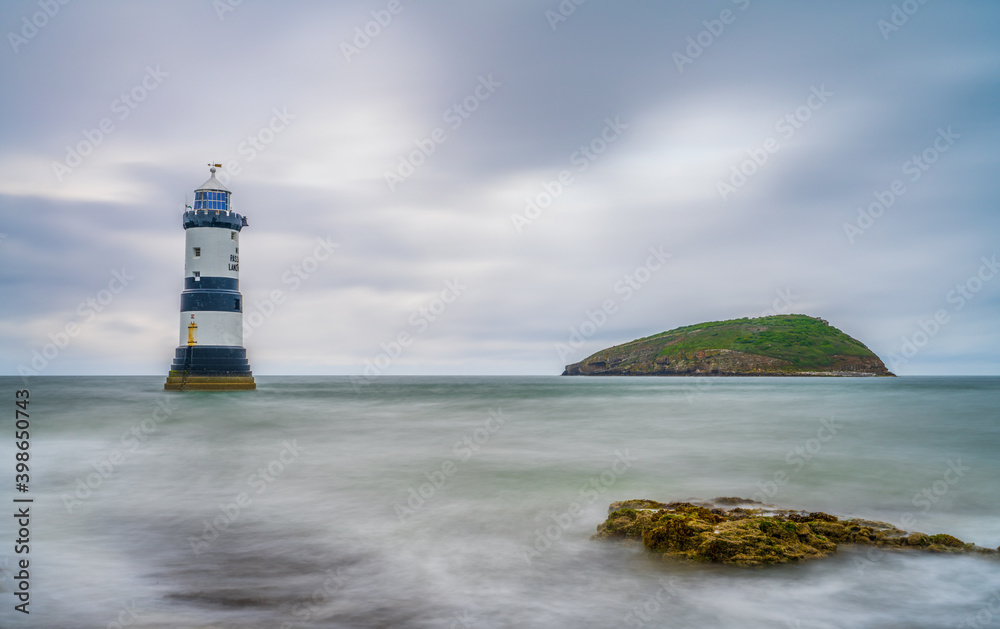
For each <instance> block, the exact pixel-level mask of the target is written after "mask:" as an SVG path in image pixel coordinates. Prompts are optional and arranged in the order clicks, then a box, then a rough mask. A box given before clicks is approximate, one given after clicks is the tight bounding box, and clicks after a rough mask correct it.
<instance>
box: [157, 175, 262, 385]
mask: <svg viewBox="0 0 1000 629" xmlns="http://www.w3.org/2000/svg"><path fill="white" fill-rule="evenodd" d="M218 166H220V164H216V165H215V166H212V167H211V169H210V170H211V173H212V176H211V177H210V178H209V180H208V181H206V182H205V183H203V184H202V185H201V186H199V187H198V188H197V189H196V190H195V192H194V195H195V198H194V208H193V209H190V210H187V211H185V212H184V235H185V253H184V291H183V292H182V293H181V321H180V345H179V346H178V347H177V350H176V352H175V353H174V362H173V364H171V366H170V375H169V376H168V377H167V383H166V384H165V385H164V387H163V388H164V389H166V390H168V391H233V390H247V389H256V388H257V385H256V383H255V382H254V379H253V372H251V371H250V363H249V362H247V351H246V349H244V348H243V296H242V295H241V294H240V231H241V230H242V229H243V228H244V227H246V226H247V219H246V218H244V217H243V216H241V215H239V214H237V213H236V212H234V211H233V210H232V209H231V208H232V206H231V204H230V198H229V197H230V195H231V194H232V193H231V192H230V191H229V190H227V189H226V187H225V186H223V185H222V183H221V182H220V181H219V180H218V179H216V178H215V168H216V167H218Z"/></svg>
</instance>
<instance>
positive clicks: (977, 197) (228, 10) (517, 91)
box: [0, 0, 1000, 375]
mask: <svg viewBox="0 0 1000 629" xmlns="http://www.w3.org/2000/svg"><path fill="white" fill-rule="evenodd" d="M576 1H577V2H579V3H580V4H574V3H572V2H570V1H569V0H565V1H564V2H562V4H561V5H560V3H559V2H558V1H556V0H550V1H538V2H535V1H530V2H529V1H504V2H468V1H464V2H457V1H455V2H451V1H442V2H437V1H430V0H426V1H419V2H413V1H411V0H401V1H400V2H396V1H395V0H393V1H390V0H373V1H365V2H337V3H319V2H283V3H278V2H265V1H264V0H243V1H242V2H237V0H216V1H215V2H212V1H211V0H200V1H193V0H191V1H176V2H169V3H167V2H160V3H155V4H154V3H145V2H143V3H137V2H101V3H86V2H69V3H68V4H66V5H61V4H60V3H59V2H58V1H57V0H49V1H48V4H46V0H43V1H42V2H29V1H23V0H18V1H10V2H4V3H3V5H2V7H0V29H2V32H3V33H4V39H5V48H4V50H3V52H2V53H0V54H2V56H0V63H2V71H3V84H4V97H3V99H2V100H0V131H2V132H0V137H2V138H3V140H2V144H0V234H2V236H0V260H2V262H0V264H2V268H0V281H2V286H3V293H4V297H5V298H4V299H3V300H2V301H0V344H2V347H3V353H2V356H0V372H3V373H8V374H16V373H18V369H19V366H23V367H24V368H29V369H34V370H36V371H38V372H39V373H43V374H46V375H54V374H162V375H165V374H166V371H167V368H168V366H169V363H170V360H171V359H172V356H173V349H174V347H175V346H176V344H177V336H178V330H177V328H178V318H179V317H178V304H179V295H180V291H181V289H182V288H183V248H184V232H183V229H182V227H181V220H180V219H181V213H182V212H183V206H184V204H185V200H187V201H188V202H190V199H192V198H193V190H194V188H195V187H197V186H198V185H199V184H201V183H202V182H203V181H204V180H205V179H206V178H207V177H208V171H207V167H206V164H207V163H208V162H210V161H211V162H220V163H222V164H225V165H226V166H227V169H228V170H229V171H230V172H228V173H226V175H227V176H228V178H227V179H226V180H227V181H228V182H229V183H228V185H229V188H230V189H231V190H232V191H233V200H234V205H235V207H236V208H237V209H238V211H240V212H241V213H243V214H245V215H246V216H247V217H248V220H249V222H250V227H249V228H248V229H246V230H244V232H243V235H242V243H241V252H240V255H241V260H240V271H241V280H242V281H241V289H242V292H243V294H244V303H245V305H246V306H245V318H246V319H247V326H248V330H249V334H248V336H247V338H246V341H245V345H246V347H247V350H248V355H249V359H250V362H251V365H252V367H253V369H254V371H255V373H257V374H361V373H362V371H363V370H364V369H365V368H366V365H368V364H369V363H366V361H370V364H371V365H378V367H375V368H373V367H370V366H369V367H368V371H369V374H372V373H380V374H381V373H386V374H397V375H398V374H413V373H417V374H431V373H440V374H459V373H474V374H558V373H559V372H560V371H561V370H562V367H563V366H564V365H565V364H567V363H570V362H576V361H578V360H580V359H582V358H584V357H586V356H587V355H589V354H590V353H592V352H594V351H596V350H598V349H601V348H603V347H606V346H609V345H612V344H617V343H621V342H625V341H629V340H632V339H635V338H638V337H642V336H647V335H649V334H653V333H656V332H660V331H663V330H666V329H669V328H673V327H676V326H680V325H687V324H692V323H697V322H700V321H706V320H719V319H728V318H736V317H742V316H759V315H761V314H765V313H768V314H769V313H773V312H778V313H788V312H797V313H806V314H810V315H814V316H820V317H823V318H825V319H828V320H829V321H830V322H831V323H832V324H833V325H836V326H837V327H839V328H841V329H842V330H844V331H845V332H847V333H848V334H851V335H852V336H854V337H856V338H858V339H860V340H862V341H863V342H865V343H866V344H868V345H869V347H871V348H872V349H873V350H874V351H875V352H876V353H878V354H879V355H880V356H881V357H882V358H883V359H884V360H885V361H886V363H887V364H888V365H889V366H890V368H892V369H893V370H894V371H896V372H897V373H900V374H997V373H1000V358H998V356H1000V329H998V326H997V322H998V321H1000V277H996V278H994V274H996V275H998V276H1000V270H997V269H995V264H996V260H997V259H998V255H1000V242H998V234H1000V216H998V213H997V204H996V193H995V186H996V182H997V175H996V173H997V172H998V169H1000V168H998V167H1000V156H998V151H997V147H998V146H1000V125H998V122H1000V117H998V113H997V112H998V111H1000V98H998V95H1000V89H998V88H1000V45H998V39H997V33H998V32H1000V5H998V4H997V3H995V2H988V1H985V0H983V1H975V2H970V1H965V2H963V1H955V2H943V1H941V0H925V1H924V2H922V3H921V2H917V0H907V1H906V2H897V3H896V4H895V5H894V4H893V3H892V2H890V1H888V0H886V1H884V2H872V1H871V0H865V1H845V2H836V3H833V2H822V3H818V2H792V1H785V2H763V1H762V0H733V1H730V0H716V1H711V2H698V3H694V2H690V3H683V5H682V3H675V2H655V3H654V2H600V1H598V0H587V1H586V2H584V1H583V0H576ZM46 10H47V11H48V13H49V14H51V15H49V14H47V13H46V12H45V11H46ZM366 31H367V34H366ZM456 106H458V108H457V109H456ZM583 149H586V150H583ZM914 158H916V161H915V159H914ZM234 167H235V168H234ZM236 170H238V173H237V172H235V171H236ZM740 171H742V172H740ZM560 179H561V181H560ZM528 199H530V200H532V201H533V203H534V204H535V206H534V207H532V208H529V207H528V203H527V201H526V200H528ZM859 208H864V210H865V212H866V215H864V216H862V215H861V214H859ZM324 239H325V241H326V242H327V247H326V248H323V247H321V246H320V240H324ZM330 243H336V244H337V246H336V247H335V248H334V247H333V246H332V245H331V244H330ZM330 250H332V253H330ZM959 287H961V288H960V289H959ZM115 291H117V292H115ZM963 292H964V295H963ZM88 300H93V301H91V302H89V303H88ZM102 302H104V303H102ZM446 302H450V303H446ZM421 309H423V310H421ZM598 311H601V312H600V313H598ZM935 315H937V321H934V318H935ZM67 327H69V331H67ZM400 334H405V335H406V336H404V337H403V338H404V340H408V341H409V344H408V345H406V346H405V347H400V348H398V350H399V351H398V353H399V356H398V357H396V358H395V359H394V360H392V361H391V364H390V361H389V360H388V359H387V358H386V357H385V356H380V355H381V354H383V353H384V352H389V353H397V351H396V350H397V348H396V347H395V346H394V345H393V342H394V341H396V340H397V339H398V338H399V337H400ZM909 343H912V344H913V345H912V347H911V346H910V345H908V344H909ZM58 345H63V346H64V347H57V346H58ZM33 362H34V366H33V367H32V363H33Z"/></svg>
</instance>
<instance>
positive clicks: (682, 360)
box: [562, 314, 895, 376]
mask: <svg viewBox="0 0 1000 629" xmlns="http://www.w3.org/2000/svg"><path fill="white" fill-rule="evenodd" d="M562 375H564V376H895V374H893V373H892V372H891V371H889V370H888V369H886V366H885V364H884V363H883V362H882V360H881V359H880V358H879V357H878V356H876V355H875V354H874V352H872V351H871V350H870V349H868V348H867V347H866V346H865V344H864V343H862V342H861V341H859V340H857V339H854V338H852V337H850V336H848V335H847V334H845V333H843V332H841V331H840V330H838V329H837V328H835V327H833V326H832V325H830V324H829V323H828V322H827V321H826V320H824V319H820V318H817V317H810V316H807V315H801V314H789V315H774V316H770V317H757V318H743V319H730V320H728V321H712V322H709V323H699V324H696V325H688V326H684V327H680V328H676V329H674V330H670V331H667V332H661V333H660V334H655V335H653V336H647V337H646V338H641V339H637V340H635V341H632V342H630V343H625V344H623V345H616V346H614V347H610V348H608V349H604V350H601V351H599V352H597V353H596V354H593V355H592V356H590V357H588V358H585V359H584V360H582V361H580V362H578V363H574V364H572V365H566V370H565V371H564V372H563V374H562Z"/></svg>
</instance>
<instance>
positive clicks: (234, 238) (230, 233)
mask: <svg viewBox="0 0 1000 629" xmlns="http://www.w3.org/2000/svg"><path fill="white" fill-rule="evenodd" d="M229 235H230V236H231V237H232V239H233V240H236V232H229Z"/></svg>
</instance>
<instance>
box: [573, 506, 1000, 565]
mask: <svg viewBox="0 0 1000 629" xmlns="http://www.w3.org/2000/svg"><path fill="white" fill-rule="evenodd" d="M731 505H748V506H749V508H747V507H744V506H733V507H732V508H723V506H731ZM757 505H760V503H755V502H754V501H750V500H743V499H740V498H732V497H727V498H720V499H716V500H715V501H713V502H712V503H698V504H695V503H691V502H671V503H662V502H657V501H655V500H647V499H642V500H626V501H622V502H615V503H612V505H611V507H610V508H609V510H608V511H609V513H608V519H607V520H606V521H605V522H603V523H602V524H600V525H598V527H597V533H595V534H594V535H593V536H592V539H597V540H610V541H617V542H621V543H627V544H638V543H641V544H642V545H643V547H645V548H646V550H648V551H649V552H651V553H655V554H658V555H661V556H663V557H664V558H671V559H678V560H684V561H694V562H704V563H723V564H731V565H738V566H765V565H775V564H783V563H789V562H796V561H802V560H806V559H818V558H821V557H826V556H828V555H830V554H832V553H834V552H836V551H837V548H838V545H843V544H847V545H859V546H875V547H879V548H885V549H896V550H904V549H905V550H922V551H929V552H942V553H961V552H975V553H979V554H987V555H989V554H992V555H996V554H997V552H998V551H996V550H992V549H986V548H979V547H977V546H975V545H974V544H968V543H966V542H963V541H962V540H960V539H958V538H956V537H953V536H951V535H946V534H937V535H926V534H924V533H919V532H916V533H907V532H906V531H903V530H900V529H898V528H896V527H894V526H892V525H891V524H888V523H886V522H879V521H875V520H864V519H856V518H840V517H837V516H834V515H830V514H828V513H823V512H809V513H806V512H802V511H791V510H777V509H773V508H768V507H765V506H764V505H760V506H759V507H758V506H757Z"/></svg>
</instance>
